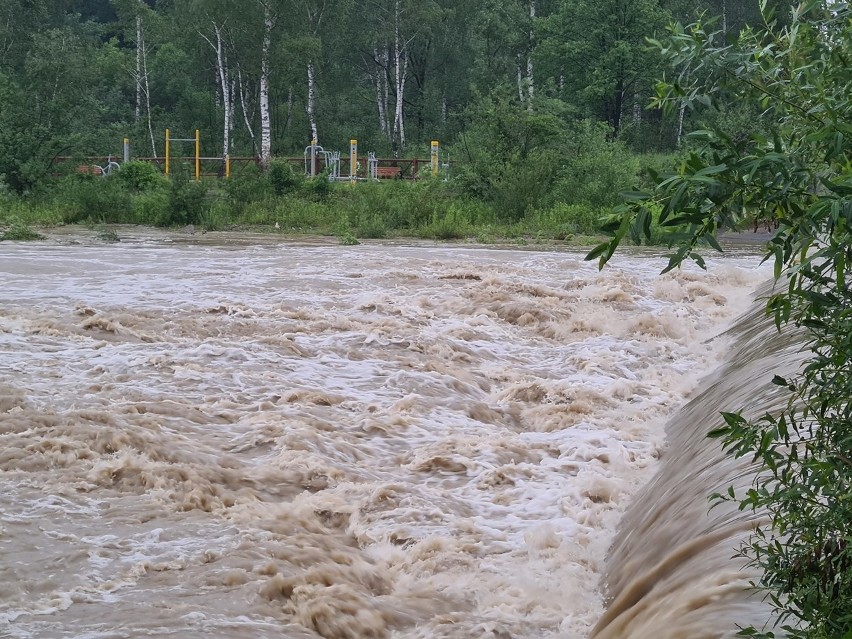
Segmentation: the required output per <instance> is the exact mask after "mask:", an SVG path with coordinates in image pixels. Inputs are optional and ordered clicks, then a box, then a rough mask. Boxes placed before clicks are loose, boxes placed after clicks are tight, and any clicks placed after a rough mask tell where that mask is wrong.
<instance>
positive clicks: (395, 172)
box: [376, 166, 402, 180]
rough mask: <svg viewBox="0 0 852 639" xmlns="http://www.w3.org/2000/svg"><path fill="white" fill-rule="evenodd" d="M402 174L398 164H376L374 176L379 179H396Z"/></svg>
mask: <svg viewBox="0 0 852 639" xmlns="http://www.w3.org/2000/svg"><path fill="white" fill-rule="evenodd" d="M400 175H402V169H401V168H400V167H398V166H377V167H376V177H377V178H379V179H380V180H396V179H399V177H400Z"/></svg>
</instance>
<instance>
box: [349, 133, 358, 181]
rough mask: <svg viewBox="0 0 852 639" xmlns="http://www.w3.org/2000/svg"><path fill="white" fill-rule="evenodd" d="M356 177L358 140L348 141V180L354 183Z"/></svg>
mask: <svg viewBox="0 0 852 639" xmlns="http://www.w3.org/2000/svg"><path fill="white" fill-rule="evenodd" d="M357 177H358V140H350V141H349V181H350V182H351V183H352V184H355V180H356V178H357Z"/></svg>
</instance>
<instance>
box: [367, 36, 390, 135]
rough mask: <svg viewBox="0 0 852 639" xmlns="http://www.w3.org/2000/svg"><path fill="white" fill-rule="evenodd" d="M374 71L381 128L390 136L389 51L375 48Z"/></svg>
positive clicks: (372, 74)
mask: <svg viewBox="0 0 852 639" xmlns="http://www.w3.org/2000/svg"><path fill="white" fill-rule="evenodd" d="M373 60H374V61H375V62H374V64H373V69H374V73H371V76H372V78H373V84H374V86H375V88H376V111H377V113H378V115H379V128H381V130H382V135H383V136H385V137H389V131H388V115H387V106H388V105H387V103H388V90H387V51H382V53H381V54H379V50H378V48H374V49H373Z"/></svg>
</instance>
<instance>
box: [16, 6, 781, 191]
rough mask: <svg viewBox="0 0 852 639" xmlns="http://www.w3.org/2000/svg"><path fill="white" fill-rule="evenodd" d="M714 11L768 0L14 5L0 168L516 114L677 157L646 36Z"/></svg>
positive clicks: (426, 133)
mask: <svg viewBox="0 0 852 639" xmlns="http://www.w3.org/2000/svg"><path fill="white" fill-rule="evenodd" d="M776 4H779V7H780V8H781V9H782V11H783V10H785V9H786V8H787V7H786V5H787V4H789V3H788V2H787V0H778V2H777V3H776ZM703 12H709V13H710V14H713V15H718V16H719V20H720V23H719V25H720V28H721V29H722V30H723V31H725V32H729V33H731V34H736V33H738V32H739V31H740V30H741V29H742V28H743V27H744V26H745V25H747V24H749V23H750V22H755V21H759V20H760V14H759V10H758V2H757V0H749V1H747V2H731V1H730V0H471V1H469V2H456V1H455V0H364V1H361V0H246V1H245V2H232V1H229V0H5V1H4V2H3V3H2V7H0V175H2V176H3V181H4V182H5V184H6V185H7V186H8V188H10V189H12V190H14V191H18V192H24V191H27V190H28V189H30V188H32V187H33V186H34V184H35V183H37V182H38V181H39V180H40V179H42V178H43V177H44V176H45V175H46V173H47V171H48V167H49V162H50V160H51V159H52V158H53V157H54V156H56V155H71V154H81V155H86V154H92V155H100V154H106V153H107V152H115V150H116V149H117V146H118V142H119V141H120V140H121V138H123V137H125V136H129V137H130V138H131V139H132V140H133V144H134V149H135V154H136V155H142V156H144V155H151V156H158V155H162V153H163V148H162V146H163V141H162V132H163V129H165V128H167V127H168V128H171V129H172V130H173V131H177V132H181V131H183V132H186V133H187V136H188V135H189V134H190V133H191V132H192V131H193V130H194V129H196V128H197V129H201V130H203V131H204V137H205V152H206V154H210V155H214V154H215V155H221V156H225V155H251V156H259V157H260V158H261V159H262V163H263V165H264V166H268V164H269V161H270V160H271V158H272V157H273V155H286V154H291V153H294V152H296V151H300V150H301V149H302V148H304V146H305V145H306V144H308V143H310V141H311V140H312V139H316V140H318V142H319V143H320V144H324V145H325V146H326V147H330V148H342V147H343V146H344V145H345V144H346V142H347V141H348V140H349V139H350V138H358V139H359V140H361V141H362V148H370V149H373V150H376V151H377V152H379V153H381V154H386V155H392V156H398V155H406V154H416V153H421V154H422V153H423V152H424V150H425V148H426V145H428V141H429V140H431V139H441V140H442V141H443V142H445V143H448V144H450V145H460V143H462V142H464V141H465V136H466V135H467V136H468V138H467V139H470V134H471V132H472V131H474V130H477V134H478V135H479V136H480V138H479V139H478V140H476V142H477V143H478V144H484V145H485V146H486V147H489V145H490V146H493V147H494V148H495V150H496V149H499V147H500V142H501V141H500V140H499V139H496V140H488V139H485V140H484V139H482V138H481V134H482V133H483V132H484V131H485V130H490V131H491V132H492V133H494V134H496V135H499V134H500V132H501V131H504V130H505V129H506V128H511V127H510V126H508V125H506V124H505V123H503V122H501V121H500V119H501V118H514V117H516V116H518V115H519V114H520V116H521V117H523V118H527V119H528V120H529V118H533V119H534V118H535V117H537V116H542V117H546V118H550V119H551V120H553V121H554V123H555V124H554V126H555V129H554V135H556V134H558V133H560V132H559V131H558V130H557V129H559V128H560V127H561V128H562V131H561V134H562V135H568V134H569V133H570V131H571V128H572V126H576V125H577V123H578V122H581V121H590V122H600V123H603V124H604V125H605V126H606V128H607V131H608V136H609V137H610V138H611V139H618V140H621V141H623V142H624V143H625V144H626V145H627V146H628V147H630V148H632V149H633V150H634V151H637V152H643V151H659V150H662V151H665V150H671V149H674V148H676V147H677V145H678V144H679V142H680V138H681V136H682V131H683V119H684V117H686V118H687V119H688V118H689V117H690V116H689V114H683V113H681V114H679V115H678V114H675V115H673V116H665V115H664V114H663V113H662V111H659V110H648V109H647V108H646V107H647V105H648V103H649V99H650V97H651V95H652V93H653V86H654V81H655V80H656V79H657V78H659V77H661V76H662V75H663V74H664V66H663V65H664V62H663V60H662V58H661V57H660V56H659V54H658V53H656V52H654V51H653V50H652V49H651V48H649V47H648V45H647V42H646V39H647V38H649V37H654V36H658V35H660V34H661V33H662V32H663V31H664V29H665V27H666V25H667V24H668V23H670V22H672V21H676V20H680V21H682V22H688V21H690V20H691V19H693V18H694V17H695V16H697V15H699V14H701V13H703ZM533 121H534V120H533ZM518 144H523V140H520V141H518V140H513V145H516V146H517V145H518ZM459 154H460V155H459ZM466 154H467V152H466V151H465V149H464V147H463V146H460V147H459V150H458V151H457V156H458V157H464V156H465V155H466Z"/></svg>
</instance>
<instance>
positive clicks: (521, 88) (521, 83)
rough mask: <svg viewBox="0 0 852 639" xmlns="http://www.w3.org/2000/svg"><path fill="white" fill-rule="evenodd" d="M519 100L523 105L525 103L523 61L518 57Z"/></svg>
mask: <svg viewBox="0 0 852 639" xmlns="http://www.w3.org/2000/svg"><path fill="white" fill-rule="evenodd" d="M517 66H518V99H519V100H520V101H521V104H523V102H524V97H525V96H524V72H523V70H522V69H521V60H520V56H518V65H517Z"/></svg>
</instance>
